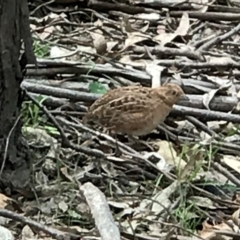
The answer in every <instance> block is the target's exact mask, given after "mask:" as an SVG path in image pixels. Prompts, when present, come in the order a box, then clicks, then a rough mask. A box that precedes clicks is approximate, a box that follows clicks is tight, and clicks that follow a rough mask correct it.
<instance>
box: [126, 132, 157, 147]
mask: <svg viewBox="0 0 240 240" xmlns="http://www.w3.org/2000/svg"><path fill="white" fill-rule="evenodd" d="M127 136H128V139H129V142H132V143H133V144H138V145H141V144H142V145H144V146H146V147H148V148H150V149H151V151H154V149H153V148H152V146H150V145H149V144H148V143H147V142H145V141H142V140H139V139H138V138H135V137H133V136H132V135H129V134H128V135H127Z"/></svg>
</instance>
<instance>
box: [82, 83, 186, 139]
mask: <svg viewBox="0 0 240 240" xmlns="http://www.w3.org/2000/svg"><path fill="white" fill-rule="evenodd" d="M183 95H184V92H183V90H182V89H181V87H180V86H178V85H176V84H173V83H167V84H164V85H162V86H160V87H157V88H148V87H140V86H129V87H122V88H118V89H114V90H110V91H108V92H107V93H106V94H105V95H103V96H102V97H100V98H99V99H97V100H96V101H95V102H94V103H93V104H92V105H91V106H90V108H89V110H88V113H87V114H86V116H85V117H84V123H86V122H88V121H90V120H91V121H94V122H96V123H97V124H99V125H101V126H103V127H105V128H107V129H109V130H112V131H114V132H117V133H124V134H128V135H135V136H140V135H146V134H148V133H150V132H151V131H152V130H154V129H155V128H156V127H157V126H158V124H159V123H161V122H163V121H164V120H165V118H166V117H167V115H168V114H169V113H170V111H171V110H172V107H173V105H174V104H176V103H177V102H178V101H179V99H180V98H181V96H183Z"/></svg>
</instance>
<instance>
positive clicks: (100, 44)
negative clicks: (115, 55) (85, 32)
mask: <svg viewBox="0 0 240 240" xmlns="http://www.w3.org/2000/svg"><path fill="white" fill-rule="evenodd" d="M89 34H90V35H91V37H92V39H93V46H94V48H95V49H96V51H97V53H98V54H99V55H104V54H106V52H107V42H106V39H105V37H104V36H103V35H102V34H100V33H94V32H90V33H89Z"/></svg>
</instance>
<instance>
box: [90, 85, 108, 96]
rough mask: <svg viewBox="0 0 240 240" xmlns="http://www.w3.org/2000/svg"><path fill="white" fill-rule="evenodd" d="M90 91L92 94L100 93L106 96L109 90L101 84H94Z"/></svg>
mask: <svg viewBox="0 0 240 240" xmlns="http://www.w3.org/2000/svg"><path fill="white" fill-rule="evenodd" d="M89 90H90V92H91V93H100V94H105V93H106V92H107V89H106V88H105V87H104V85H102V84H101V83H99V82H92V83H90V85H89Z"/></svg>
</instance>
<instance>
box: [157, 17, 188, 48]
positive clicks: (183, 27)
mask: <svg viewBox="0 0 240 240" xmlns="http://www.w3.org/2000/svg"><path fill="white" fill-rule="evenodd" d="M189 27H190V21H189V16H188V13H187V12H184V13H183V15H182V18H181V20H180V24H179V26H178V28H177V29H176V31H175V32H174V33H161V34H160V35H157V36H155V37H154V38H153V40H154V41H156V42H158V43H160V46H162V47H163V46H164V45H165V44H167V43H169V42H171V41H172V40H174V39H175V38H176V37H177V36H185V35H186V34H187V32H188V30H189Z"/></svg>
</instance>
